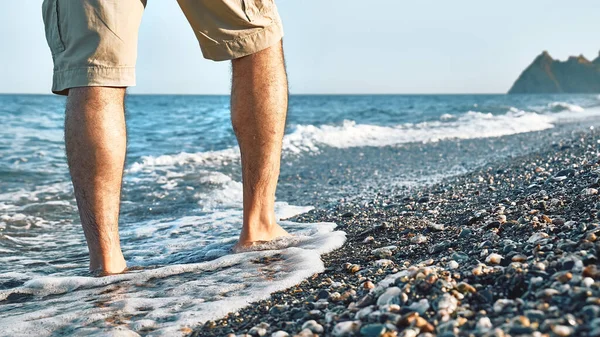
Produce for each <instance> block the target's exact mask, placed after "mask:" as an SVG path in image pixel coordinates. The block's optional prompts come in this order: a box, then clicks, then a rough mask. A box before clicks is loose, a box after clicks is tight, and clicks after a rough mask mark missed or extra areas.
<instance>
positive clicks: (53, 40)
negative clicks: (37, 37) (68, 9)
mask: <svg viewBox="0 0 600 337" xmlns="http://www.w3.org/2000/svg"><path fill="white" fill-rule="evenodd" d="M77 1H79V0H77ZM59 14H60V13H59V7H58V0H44V2H43V3H42V17H43V19H44V27H45V30H46V41H47V42H48V46H49V47H50V52H51V53H52V55H56V54H58V53H60V52H62V51H64V50H65V44H64V43H63V41H62V36H61V35H60V29H59Z"/></svg>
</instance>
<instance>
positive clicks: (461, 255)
mask: <svg viewBox="0 0 600 337" xmlns="http://www.w3.org/2000/svg"><path fill="white" fill-rule="evenodd" d="M452 259H453V260H456V261H458V262H463V261H467V260H469V255H467V254H465V253H463V252H456V253H453V254H452Z"/></svg>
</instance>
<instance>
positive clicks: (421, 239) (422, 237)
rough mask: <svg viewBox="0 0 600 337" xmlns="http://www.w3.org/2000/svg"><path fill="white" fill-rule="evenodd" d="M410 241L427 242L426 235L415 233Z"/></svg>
mask: <svg viewBox="0 0 600 337" xmlns="http://www.w3.org/2000/svg"><path fill="white" fill-rule="evenodd" d="M410 242H412V243H416V244H421V243H425V242H427V237H426V236H425V235H422V234H417V235H415V236H413V237H412V239H410Z"/></svg>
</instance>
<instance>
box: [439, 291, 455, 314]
mask: <svg viewBox="0 0 600 337" xmlns="http://www.w3.org/2000/svg"><path fill="white" fill-rule="evenodd" d="M457 306H458V300H457V299H456V298H455V297H454V296H452V295H450V294H448V293H444V294H443V295H442V298H440V300H439V301H438V303H437V310H438V312H439V313H441V314H446V315H451V314H452V313H453V312H454V311H455V310H456V308H457Z"/></svg>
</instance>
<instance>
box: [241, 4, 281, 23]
mask: <svg viewBox="0 0 600 337" xmlns="http://www.w3.org/2000/svg"><path fill="white" fill-rule="evenodd" d="M243 4H244V13H246V17H247V18H248V21H250V22H253V21H254V20H256V19H260V18H263V17H264V15H265V14H267V13H269V12H270V11H271V8H272V7H273V5H274V3H273V0H243Z"/></svg>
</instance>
